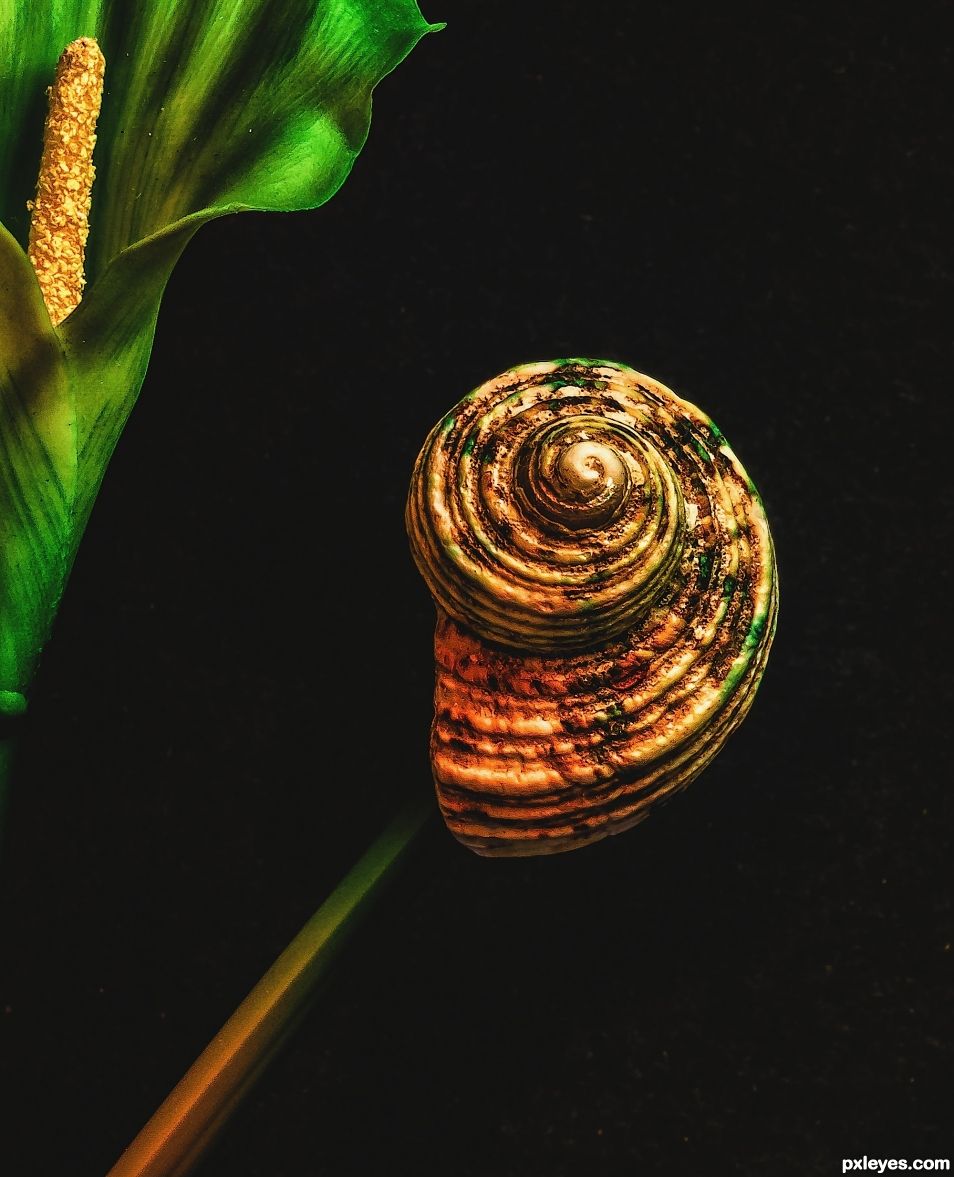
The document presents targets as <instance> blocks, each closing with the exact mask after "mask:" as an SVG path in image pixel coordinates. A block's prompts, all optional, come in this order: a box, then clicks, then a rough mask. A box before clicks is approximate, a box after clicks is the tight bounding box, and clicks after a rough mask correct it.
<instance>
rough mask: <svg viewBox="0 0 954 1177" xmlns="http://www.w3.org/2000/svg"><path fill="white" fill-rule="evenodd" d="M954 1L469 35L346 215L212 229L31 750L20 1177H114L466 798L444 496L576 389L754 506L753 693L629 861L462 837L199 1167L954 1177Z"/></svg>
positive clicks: (438, 39)
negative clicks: (664, 406) (689, 422)
mask: <svg viewBox="0 0 954 1177" xmlns="http://www.w3.org/2000/svg"><path fill="white" fill-rule="evenodd" d="M946 7H947V6H946V5H943V4H940V3H922V4H912V5H881V6H880V7H879V6H877V5H876V6H867V7H865V8H864V9H862V8H861V7H858V8H857V9H855V6H849V5H841V6H835V7H834V9H833V8H832V7H831V6H822V5H817V6H812V5H811V4H806V3H804V2H803V0H799V2H798V3H794V2H791V3H790V2H788V0H783V2H782V3H778V4H774V5H764V6H755V5H752V6H750V7H749V6H747V7H745V8H741V7H740V8H736V9H727V8H725V7H724V6H722V5H719V6H710V7H709V11H708V12H700V11H698V10H697V8H696V6H690V5H687V4H672V5H665V6H659V5H639V6H630V5H624V4H619V3H613V2H612V0H588V2H586V3H582V2H580V3H553V2H551V3H546V4H544V3H536V2H534V3H529V2H527V3H521V4H514V3H513V0H510V2H509V3H503V2H488V0H485V2H483V3H476V2H462V3H459V4H439V3H438V2H437V0H433V3H431V4H429V5H427V7H426V10H425V15H427V16H428V17H429V18H430V19H433V20H438V19H446V20H447V21H448V28H447V29H446V31H444V32H442V33H440V34H439V35H437V36H433V37H429V38H427V39H425V41H424V42H422V44H421V45H420V46H419V47H418V48H417V49H416V50H415V52H414V53H413V54H412V55H411V57H410V59H409V60H408V61H407V62H406V63H405V64H404V65H402V66H401V67H400V68H399V69H398V71H397V72H396V73H395V74H394V76H392V77H390V78H388V79H387V80H386V81H385V82H384V83H382V85H381V87H380V89H379V90H378V92H377V95H376V103H375V117H374V120H373V125H372V129H371V136H370V139H369V142H368V145H367V147H366V149H365V151H364V153H363V154H362V156H361V158H360V159H359V161H358V163H357V166H356V167H355V170H354V172H353V174H352V176H351V178H350V179H349V180H348V182H347V183H346V184H345V186H344V188H343V189H342V191H341V192H340V193H339V194H338V195H337V196H336V197H335V198H334V200H332V201H331V203H330V204H329V205H328V206H327V207H326V208H324V209H321V210H319V211H317V212H314V213H304V214H300V215H299V214H295V215H287V216H258V215H255V216H252V215H249V216H245V217H240V218H231V219H229V220H227V221H225V222H221V223H218V224H214V225H212V226H210V227H208V228H206V229H203V230H202V232H201V233H200V234H199V236H198V238H197V239H196V241H195V242H194V243H193V244H192V245H191V246H190V247H189V250H188V251H187V254H186V256H185V258H184V260H183V261H182V263H181V264H180V266H179V268H178V269H177V271H176V273H175V275H174V277H173V279H172V281H171V283H170V286H169V290H168V294H167V297H166V300H165V304H164V307H163V311H162V314H161V317H160V323H159V330H158V338H157V342H156V349H155V353H154V358H153V362H152V367H151V369H150V373H149V376H148V378H147V381H146V386H145V388H144V390H143V394H142V399H141V401H140V404H139V406H138V407H137V409H136V411H135V413H134V414H133V417H132V420H131V422H130V424H129V427H128V429H127V431H126V433H125V435H124V437H123V439H122V442H121V444H120V447H119V449H118V451H117V453H116V456H115V459H114V462H113V465H112V467H111V469H110V473H109V475H108V477H107V481H106V484H105V485H104V488H103V492H102V495H101V498H100V501H99V503H98V505H97V507H96V511H95V513H94V516H93V519H92V522H91V525H90V528H89V531H88V534H87V538H86V540H85V542H84V545H83V548H82V551H81V554H80V558H79V561H78V563H77V565H76V569H75V572H74V575H73V578H72V581H71V584H70V587H69V590H68V593H67V596H66V598H65V600H64V602H63V606H62V610H61V614H60V617H59V621H58V624H57V629H56V635H55V639H54V640H53V642H52V643H51V644H50V645H49V647H48V650H47V652H46V655H45V657H44V662H43V666H42V670H41V674H40V678H39V681H38V683H37V690H36V694H35V698H34V702H33V710H32V716H31V719H30V724H29V728H28V732H27V736H26V742H25V746H24V748H23V754H22V763H21V775H20V779H19V781H18V789H17V792H16V796H15V798H14V803H13V808H12V813H11V815H10V822H9V826H8V836H7V844H6V851H5V861H4V864H3V870H2V889H3V908H4V914H3V931H2V937H3V938H2V950H3V953H4V957H5V959H4V964H3V969H4V975H5V977H6V980H5V981H4V984H3V989H2V993H0V999H2V1002H3V1005H4V1006H5V1010H4V1016H3V1027H4V1031H5V1034H4V1045H3V1048H2V1049H3V1057H4V1066H5V1069H6V1071H7V1077H8V1079H9V1080H10V1088H9V1090H8V1093H7V1094H6V1095H5V1097H4V1100H3V1117H4V1125H3V1129H2V1137H3V1139H2V1153H3V1157H4V1162H3V1172H4V1174H6V1173H8V1172H9V1173H10V1174H11V1177H19V1175H20V1174H54V1173H55V1174H66V1173H69V1174H71V1175H76V1177H83V1175H86V1174H89V1175H91V1177H98V1175H100V1174H102V1173H104V1172H105V1170H106V1169H107V1168H108V1167H109V1165H110V1164H111V1163H112V1162H113V1161H114V1160H115V1158H116V1156H117V1155H118V1153H119V1152H120V1151H121V1150H122V1148H123V1147H124V1146H125V1145H126V1144H127V1143H128V1141H129V1140H130V1139H131V1138H132V1136H133V1135H134V1134H135V1133H136V1131H137V1130H138V1129H139V1127H140V1126H141V1124H142V1123H143V1122H144V1120H145V1119H146V1118H147V1117H148V1115H149V1114H150V1113H151V1112H152V1110H153V1109H154V1108H155V1106H156V1105H157V1104H158V1103H159V1101H160V1100H161V1099H162V1097H163V1096H164V1095H165V1094H166V1092H167V1090H168V1089H169V1088H170V1087H171V1086H172V1085H173V1083H174V1082H175V1081H176V1079H177V1078H178V1077H179V1076H180V1075H181V1073H182V1072H183V1071H184V1070H185V1068H186V1067H187V1065H188V1064H189V1063H190V1062H191V1061H192V1059H193V1058H194V1057H195V1055H196V1054H197V1053H198V1052H199V1050H200V1049H201V1048H202V1046H203V1045H204V1044H205V1042H206V1041H207V1040H208V1039H209V1038H210V1037H211V1035H212V1034H213V1033H214V1032H215V1030H216V1029H217V1027H218V1026H219V1025H220V1023H221V1022H222V1021H223V1020H224V1019H225V1017H226V1016H227V1015H228V1013H229V1012H230V1011H231V1010H232V1009H233V1008H234V1006H235V1005H236V1004H237V1003H238V1001H239V1000H240V999H241V998H242V996H243V995H244V994H245V992H246V991H247V990H248V989H249V988H250V986H251V985H252V984H253V983H254V982H255V980H256V979H257V978H258V977H259V975H260V974H261V973H262V972H263V971H264V969H265V968H266V967H267V966H268V964H269V963H270V962H271V960H272V959H273V958H274V956H275V955H277V953H278V952H279V951H280V949H281V948H282V947H283V945H284V944H285V943H286V942H287V941H288V940H289V939H290V938H291V936H292V935H293V934H294V933H295V931H296V930H297V929H298V927H299V926H300V924H301V923H303V922H304V920H305V919H306V918H307V917H308V915H309V914H310V913H311V911H312V910H313V909H314V908H315V907H316V906H317V905H318V903H319V902H320V901H321V899H322V898H323V897H324V896H325V895H326V894H327V892H328V891H329V890H330V889H331V887H332V886H333V885H334V883H335V881H336V880H337V879H338V878H339V877H340V875H341V874H342V873H343V872H344V871H345V870H346V869H347V868H348V866H349V865H350V864H351V863H352V862H353V861H354V859H355V858H356V857H357V856H358V855H359V853H360V852H361V851H362V850H363V848H364V847H365V846H366V844H367V843H368V842H369V841H370V840H371V838H372V837H373V836H374V835H375V833H376V832H377V831H378V830H379V828H380V827H381V826H382V825H383V824H384V823H385V822H386V820H387V819H388V817H389V816H390V815H391V813H392V811H393V810H394V809H396V808H397V807H398V805H399V804H400V802H401V801H402V800H403V799H404V798H405V797H406V796H408V795H410V794H413V793H414V792H415V791H417V792H420V791H422V790H423V791H425V792H426V791H427V789H428V787H429V773H428V767H427V759H426V741H427V729H428V724H429V717H430V690H431V662H430V657H431V654H430V642H431V633H432V618H433V615H432V607H431V604H430V600H429V598H428V596H427V593H426V590H425V589H424V587H423V584H422V583H421V582H420V581H419V579H418V577H417V574H416V572H415V571H414V569H413V566H412V564H411V561H410V558H409V556H408V554H407V548H406V540H405V536H404V530H403V519H402V511H403V500H404V494H405V490H406V486H407V479H408V475H409V471H410V466H411V463H412V461H413V458H414V455H415V453H416V451H417V448H418V446H419V445H420V443H421V441H422V440H423V438H424V436H425V434H426V432H427V430H428V429H429V428H430V426H431V424H432V423H433V422H434V420H435V419H436V418H437V417H438V416H440V415H441V414H442V413H443V412H444V411H445V410H446V409H447V408H449V407H450V406H451V405H452V404H453V403H454V402H455V401H456V400H457V399H458V398H459V397H460V396H461V395H462V394H463V393H465V392H466V391H468V390H469V389H470V388H471V387H473V386H474V385H475V384H477V383H479V382H481V381H482V380H484V379H486V378H487V377H489V376H491V375H494V374H495V373H497V372H498V371H500V370H502V369H503V368H505V367H508V366H510V365H512V364H515V363H519V362H523V361H528V360H537V359H545V358H552V357H554V356H558V355H560V356H562V355H573V354H576V355H598V356H605V357H607V358H613V359H620V360H623V361H626V362H628V363H630V364H631V365H633V366H635V367H636V368H638V369H640V370H642V371H645V372H648V373H649V374H651V375H653V376H655V377H656V378H657V379H659V380H662V381H663V382H664V383H667V384H669V385H670V386H671V387H673V388H674V389H676V390H677V391H678V392H680V393H681V394H682V395H684V396H685V397H687V398H688V399H690V400H693V401H695V402H696V403H698V404H699V405H701V406H702V407H703V408H705V409H706V410H707V411H708V412H710V413H711V414H712V415H713V416H714V417H715V419H716V420H717V421H718V423H719V424H720V426H721V427H722V429H723V430H724V431H725V433H726V434H727V436H728V437H729V439H730V441H731V443H732V445H733V447H734V448H735V449H736V451H737V452H738V454H739V455H740V457H741V458H742V461H743V462H744V464H745V466H746V467H747V469H748V471H749V473H750V474H751V475H752V477H753V478H754V480H755V482H756V484H757V485H758V486H759V488H760V490H761V491H762V494H763V497H764V499H765V502H766V505H767V509H768V512H769V516H770V519H771V521H772V524H773V529H774V532H775V536H776V542H777V548H778V558H779V566H780V575H781V584H782V608H781V615H780V622H779V629H778V636H777V640H776V645H775V649H774V652H773V656H772V659H771V661H770V663H769V668H768V671H767V674H766V677H765V680H764V683H763V686H762V689H761V692H760V695H759V698H758V700H757V701H756V704H755V706H754V708H753V710H752V713H751V715H750V717H749V719H748V721H747V722H746V724H745V725H744V726H743V727H742V728H741V729H740V731H739V732H738V733H737V734H736V735H735V737H734V738H733V739H732V741H731V742H730V744H729V745H728V747H727V748H726V750H725V751H724V753H723V754H722V755H721V756H720V758H719V759H718V761H717V762H716V763H715V764H714V765H713V766H712V767H711V768H710V769H709V771H708V772H707V773H706V774H705V776H704V777H703V778H702V779H701V780H700V781H699V782H698V783H697V784H695V785H694V786H693V787H692V788H691V789H690V790H689V791H687V793H685V794H684V795H683V796H681V797H680V798H679V799H678V800H676V801H674V802H673V803H672V804H671V805H669V806H668V807H666V808H665V809H663V810H662V811H660V812H658V813H656V814H655V815H654V816H653V817H652V818H651V819H650V820H649V821H648V822H647V823H646V824H645V825H643V826H641V827H640V828H638V829H636V830H633V831H631V832H629V833H628V834H625V835H623V836H621V837H619V838H616V839H611V840H609V841H608V842H604V843H601V844H598V845H596V846H594V847H591V848H588V849H586V850H581V851H577V852H575V853H573V854H569V855H564V856H559V857H556V858H553V859H543V860H527V861H512V862H509V861H504V862H494V861H485V860H481V859H478V858H476V857H474V856H472V855H471V854H469V853H468V852H467V851H465V850H463V849H461V848H459V847H458V846H457V845H456V843H454V842H453V841H452V840H451V839H450V837H449V836H447V835H445V834H444V832H443V829H442V827H438V826H437V824H435V825H434V826H433V828H432V829H431V830H430V831H429V832H428V834H427V836H426V838H425V839H424V841H423V842H422V844H421V847H420V850H419V852H418V854H417V856H416V857H415V858H414V860H413V861H412V862H411V864H410V865H409V868H408V870H407V871H406V873H405V874H404V875H403V877H402V880H401V881H400V883H399V884H398V886H397V887H396V889H395V890H393V891H392V892H391V893H390V895H389V896H388V897H387V899H386V901H385V903H384V904H383V906H382V907H380V908H379V909H378V911H377V913H376V915H375V917H374V918H373V919H372V921H371V922H370V923H369V924H368V925H367V926H366V927H365V929H364V930H363V932H362V934H361V937H360V939H359V940H358V941H356V942H355V943H354V945H353V948H352V950H350V951H349V953H348V954H347V956H346V958H344V959H343V960H342V961H341V963H340V966H339V968H338V969H337V971H336V974H335V978H334V980H333V981H332V982H331V983H330V985H329V986H328V988H327V989H326V990H325V991H324V993H323V994H322V997H321V1001H320V1003H319V1005H318V1006H317V1007H316V1008H315V1010H314V1011H313V1013H312V1014H311V1016H310V1017H309V1019H308V1020H307V1022H306V1023H305V1024H304V1025H303V1027H302V1028H301V1030H300V1031H299V1033H298V1034H297V1036H296V1038H295V1039H294V1041H293V1043H292V1044H291V1045H290V1047H289V1048H288V1049H287V1051H286V1052H285V1054H284V1055H283V1056H282V1057H281V1058H280V1059H279V1060H278V1061H277V1062H276V1063H275V1065H274V1066H273V1068H272V1069H271V1070H270V1071H269V1072H268V1074H267V1076H266V1077H265V1078H264V1079H263V1081H262V1082H261V1084H260V1085H259V1087H258V1088H257V1089H256V1090H255V1092H254V1094H253V1095H252V1096H251V1098H250V1100H249V1101H248V1103H247V1104H245V1105H244V1107H243V1108H242V1109H241V1111H240V1112H239V1114H238V1115H237V1116H236V1118H235V1119H234V1120H233V1121H232V1123H231V1125H230V1126H229V1128H228V1131H227V1133H226V1135H225V1136H224V1137H223V1138H222V1140H221V1142H220V1144H219V1146H218V1147H217V1149H216V1151H215V1152H214V1153H213V1154H211V1155H210V1156H209V1158H208V1160H207V1161H206V1162H205V1163H204V1166H203V1167H202V1168H201V1172H202V1173H203V1174H204V1175H206V1177H225V1175H229V1177H253V1175H256V1177H299V1175H301V1177H310V1175H312V1174H315V1175H319V1174H320V1175H321V1177H352V1175H362V1177H363V1175H364V1174H372V1173H375V1174H376V1173H382V1174H415V1175H418V1177H431V1175H433V1177H536V1175H537V1174H541V1175H546V1177H564V1175H565V1177H584V1175H585V1177H590V1175H595V1177H604V1175H605V1177H616V1175H622V1174H637V1173H638V1174H653V1175H655V1174H666V1175H669V1174H676V1175H679V1174H704V1173H731V1174H741V1175H746V1177H748V1175H756V1174H773V1175H780V1177H783V1175H788V1174H792V1175H801V1174H820V1175H827V1174H837V1173H840V1172H841V1161H842V1158H843V1157H861V1156H862V1155H865V1154H866V1155H868V1156H880V1157H905V1158H915V1157H952V1158H954V1133H952V1131H951V1124H950V1118H951V1106H952V1097H954V1083H952V1059H951V1030H952V1015H951V1010H952V998H954V986H952V983H951V982H952V969H951V966H952V962H954V949H952V941H954V928H952V910H951V908H952V902H951V901H952V890H954V888H952V867H951V863H952V847H951V840H952V839H951V831H952V822H951V808H952V806H951V786H950V779H949V778H950V768H951V741H950V736H949V730H950V724H949V717H950V702H951V675H950V670H949V663H950V657H951V642H950V620H949V617H950V609H951V568H952V561H951V557H950V542H951V527H950V521H951V514H952V506H954V503H952V498H954V496H952V490H951V477H950V476H949V475H948V473H947V468H946V465H945V462H946V449H947V439H946V434H947V433H948V432H949V430H950V427H951V379H950V376H951V370H952V363H951V361H952V356H951V312H952V300H951V297H950V295H951V278H952V252H951V244H952V235H951V232H950V227H949V226H950V221H951V215H952V212H951V210H952V207H954V191H952V189H954V185H952V183H951V179H952V142H951V140H952V134H951V122H950V118H949V111H950V108H951V97H952V95H951V90H950V87H949V84H948V82H949V77H950V72H949V71H950V68H951V39H950V34H949V33H948V31H947V30H946V28H945V22H944V19H943V18H944V12H945V8H946ZM850 10H852V11H850ZM948 15H949V13H948ZM948 452H949V451H948ZM326 691H328V692H329V694H328V695H327V696H324V695H323V692H326ZM325 697H327V698H328V699H329V700H330V702H325V701H323V699H324V698H325Z"/></svg>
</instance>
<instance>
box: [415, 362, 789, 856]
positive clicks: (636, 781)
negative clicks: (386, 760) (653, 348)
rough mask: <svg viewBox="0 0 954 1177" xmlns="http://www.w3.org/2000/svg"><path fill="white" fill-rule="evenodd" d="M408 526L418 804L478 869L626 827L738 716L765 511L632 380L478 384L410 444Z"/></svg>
mask: <svg viewBox="0 0 954 1177" xmlns="http://www.w3.org/2000/svg"><path fill="white" fill-rule="evenodd" d="M407 523H408V533H409V536H410V540H411V548H412V552H413V554H414V558H415V561H416V563H417V565H418V568H419V569H420V571H421V573H422V575H423V576H424V578H425V580H426V581H427V583H428V586H429V587H430V589H431V592H432V594H433V596H434V599H435V602H436V604H437V607H438V624H437V633H436V641H435V652H436V661H437V683H436V689H435V718H434V724H433V728H432V736H431V754H432V765H433V771H434V777H435V782H436V785H437V791H438V798H439V801H440V805H441V809H442V812H443V814H444V817H445V819H446V820H447V823H448V825H449V826H450V828H451V830H452V831H453V833H454V834H455V835H456V836H457V837H458V838H460V839H461V841H463V842H465V843H466V844H467V845H469V846H471V847H472V848H473V849H474V850H477V851H478V852H479V853H483V854H537V853H551V852H554V851H558V850H565V849H569V848H571V847H573V846H577V845H582V844H584V843H586V842H590V841H593V840H595V839H597V838H600V837H602V836H604V835H606V834H611V833H616V832H618V831H619V830H622V829H625V828H627V827H629V826H631V825H633V824H634V823H635V822H637V821H639V820H640V819H641V818H642V817H643V816H645V814H646V812H647V811H648V809H649V808H650V807H651V806H652V805H653V804H654V803H656V802H658V801H659V800H661V799H663V798H665V797H667V796H669V795H671V794H672V793H673V792H674V791H675V790H677V789H679V788H681V787H682V786H684V785H686V784H687V783H688V782H689V781H691V780H692V779H693V778H694V777H695V776H697V775H698V774H699V772H701V770H702V769H703V768H704V767H705V765H706V764H707V763H708V762H709V760H711V758H712V757H713V756H714V755H715V754H716V752H718V750H719V749H720V748H721V747H722V745H723V743H724V742H725V740H726V738H727V737H728V735H729V734H730V732H731V731H732V730H733V728H734V727H735V726H736V725H737V724H738V723H739V722H740V721H741V719H742V717H743V716H744V714H745V712H746V710H747V709H748V707H749V705H750V703H751V701H752V698H753V695H754V691H755V687H756V686H757V685H758V682H759V679H760V677H761V673H762V670H763V667H764V665H765V660H766V658H767V656H768V651H769V646H770V643H771V639H772V633H773V630H774V625H775V613H776V601H777V597H776V586H775V561H774V554H773V550H772V542H771V538H770V535H769V530H768V525H767V522H766V519H765V514H764V511H763V509H762V506H761V503H760V502H759V499H758V496H757V494H756V493H755V489H754V487H753V486H752V483H751V481H750V480H749V478H748V477H747V475H746V474H745V471H744V470H743V469H742V467H741V465H740V464H739V462H738V459H737V458H736V457H735V455H734V454H733V453H732V451H731V449H730V448H729V446H728V445H727V443H726V441H725V438H724V437H723V436H722V434H721V433H720V432H719V430H718V429H717V428H716V426H715V425H714V424H713V423H712V422H711V421H710V420H709V418H708V417H706V416H705V414H703V413H702V412H700V411H699V410H698V409H697V408H695V407H694V406H693V405H690V404H688V403H687V402H686V401H683V400H681V399H680V398H679V397H677V396H676V395H675V394H674V393H672V392H671V391H670V390H669V389H667V388H665V387H664V386H663V385H660V384H658V383H657V382H655V381H654V380H651V379H650V378H649V377H646V376H642V375H640V374H639V373H637V372H634V371H632V370H631V369H629V368H626V367H625V366H623V365H621V364H611V363H606V362H600V361H596V362H594V361H587V360H568V361H561V362H553V363H542V364H530V365H525V366H523V367H519V368H514V369H512V370H511V371H509V372H505V373H504V374H503V375H501V376H498V377H496V378H495V379H493V380H490V381H488V382H487V383H486V384H484V385H482V386H481V387H480V388H478V389H476V390H475V391H474V392H472V393H471V394H470V395H469V396H467V397H465V398H464V399H463V400H462V401H461V402H460V403H459V404H458V405H456V406H455V407H454V408H453V409H452V410H451V411H450V413H448V415H447V416H446V417H445V418H444V419H443V420H442V421H440V422H439V423H438V424H437V425H436V426H435V427H434V429H433V430H432V431H431V434H430V435H429V437H428V439H427V441H426V442H425V444H424V447H423V449H422V450H421V453H420V455H419V457H418V460H417V463H416V466H415V470H414V475H413V478H412V483H411V491H410V495H409V498H408V506H407Z"/></svg>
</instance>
